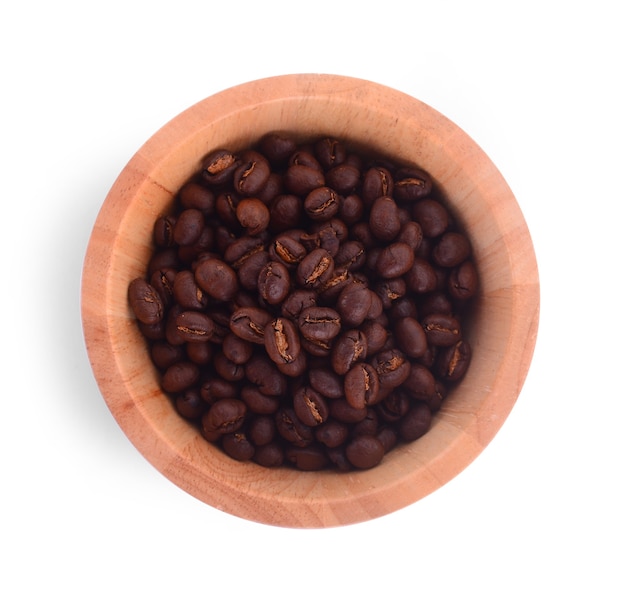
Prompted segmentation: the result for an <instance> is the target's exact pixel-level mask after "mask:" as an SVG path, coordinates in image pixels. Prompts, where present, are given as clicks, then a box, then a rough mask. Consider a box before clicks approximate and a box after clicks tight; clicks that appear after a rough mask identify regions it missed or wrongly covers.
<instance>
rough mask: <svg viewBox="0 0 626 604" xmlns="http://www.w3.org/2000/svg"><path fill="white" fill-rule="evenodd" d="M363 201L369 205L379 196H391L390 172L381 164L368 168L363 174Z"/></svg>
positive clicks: (391, 181) (391, 180)
mask: <svg viewBox="0 0 626 604" xmlns="http://www.w3.org/2000/svg"><path fill="white" fill-rule="evenodd" d="M362 190H363V201H364V202H365V203H366V204H367V205H368V206H371V205H372V204H373V203H374V202H375V201H376V200H377V199H378V198H379V197H391V195H392V194H393V177H392V175H391V172H390V171H389V170H388V169H387V168H385V167H382V166H380V167H379V166H374V167H372V168H369V169H368V170H367V171H366V172H365V174H364V176H363V186H362Z"/></svg>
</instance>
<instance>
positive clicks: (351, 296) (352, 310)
mask: <svg viewBox="0 0 626 604" xmlns="http://www.w3.org/2000/svg"><path fill="white" fill-rule="evenodd" d="M371 304H372V298H371V295H370V290H369V289H368V288H367V286H366V285H365V284H363V283H358V282H353V283H349V284H348V285H346V286H345V287H344V288H343V289H342V290H341V292H340V294H339V297H338V298H337V305H336V309H337V312H338V313H339V315H340V316H341V319H342V321H343V322H344V323H345V324H346V325H349V326H350V327H358V326H359V325H361V323H363V321H365V319H366V318H367V315H368V312H369V310H370V306H371Z"/></svg>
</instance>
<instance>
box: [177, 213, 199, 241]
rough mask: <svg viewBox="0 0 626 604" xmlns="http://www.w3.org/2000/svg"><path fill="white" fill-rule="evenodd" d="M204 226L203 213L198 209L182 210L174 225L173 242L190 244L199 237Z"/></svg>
mask: <svg viewBox="0 0 626 604" xmlns="http://www.w3.org/2000/svg"><path fill="white" fill-rule="evenodd" d="M203 228H204V215H203V214H202V212H201V211H200V210H197V209H195V208H191V209H188V210H183V211H182V212H181V213H180V215H179V216H178V218H177V220H176V225H175V226H174V242H175V243H177V244H178V245H192V244H193V243H195V242H196V241H197V240H198V239H199V238H200V234H201V233H202V229H203Z"/></svg>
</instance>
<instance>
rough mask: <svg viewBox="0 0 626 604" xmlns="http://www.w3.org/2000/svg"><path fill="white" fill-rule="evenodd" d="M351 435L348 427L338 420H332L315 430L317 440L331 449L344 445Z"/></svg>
mask: <svg viewBox="0 0 626 604" xmlns="http://www.w3.org/2000/svg"><path fill="white" fill-rule="evenodd" d="M349 435H350V431H349V429H348V426H347V425H346V424H344V423H343V422H340V421H337V420H336V419H330V420H328V421H326V422H324V423H323V424H321V425H320V426H318V427H317V428H316V429H315V440H317V441H318V442H320V443H322V444H323V445H325V446H326V447H329V448H331V449H334V448H335V447H340V446H341V445H343V444H344V443H345V442H346V440H347V439H348V436H349Z"/></svg>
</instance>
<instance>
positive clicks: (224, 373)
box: [213, 351, 246, 382]
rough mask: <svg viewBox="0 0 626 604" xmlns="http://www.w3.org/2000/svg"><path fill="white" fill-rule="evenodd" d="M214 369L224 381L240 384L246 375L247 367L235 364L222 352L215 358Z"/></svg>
mask: <svg viewBox="0 0 626 604" xmlns="http://www.w3.org/2000/svg"><path fill="white" fill-rule="evenodd" d="M213 368H214V369H215V371H216V373H217V374H218V375H219V376H220V377H221V378H222V379H224V380H226V381H228V382H239V381H241V380H243V378H244V377H245V375H246V370H245V365H238V364H237V363H234V362H233V361H231V360H230V359H229V358H228V357H227V356H226V355H225V354H224V353H223V352H221V351H220V352H218V353H217V354H215V355H214V357H213Z"/></svg>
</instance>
